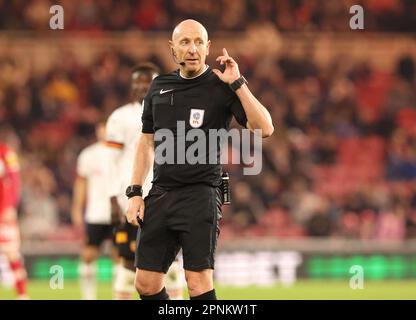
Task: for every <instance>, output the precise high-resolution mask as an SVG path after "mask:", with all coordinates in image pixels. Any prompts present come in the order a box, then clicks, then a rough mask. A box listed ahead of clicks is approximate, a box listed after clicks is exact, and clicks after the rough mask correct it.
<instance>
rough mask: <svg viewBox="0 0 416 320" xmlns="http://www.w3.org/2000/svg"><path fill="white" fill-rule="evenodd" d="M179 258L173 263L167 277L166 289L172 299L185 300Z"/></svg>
mask: <svg viewBox="0 0 416 320" xmlns="http://www.w3.org/2000/svg"><path fill="white" fill-rule="evenodd" d="M181 269H182V268H181V267H180V265H179V261H178V259H175V261H174V262H173V263H172V264H171V266H170V268H169V270H168V272H167V273H166V277H165V286H166V291H167V293H168V295H169V297H170V299H171V300H183V289H184V282H183V281H182V272H183V270H181Z"/></svg>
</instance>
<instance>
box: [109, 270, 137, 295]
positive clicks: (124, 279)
mask: <svg viewBox="0 0 416 320" xmlns="http://www.w3.org/2000/svg"><path fill="white" fill-rule="evenodd" d="M135 277H136V274H135V273H134V271H131V270H129V269H127V268H125V267H124V266H123V265H122V264H118V265H117V267H116V274H115V277H114V279H115V280H114V286H113V297H114V299H115V300H131V299H132V298H133V294H134V292H136V288H135V286H134V279H135Z"/></svg>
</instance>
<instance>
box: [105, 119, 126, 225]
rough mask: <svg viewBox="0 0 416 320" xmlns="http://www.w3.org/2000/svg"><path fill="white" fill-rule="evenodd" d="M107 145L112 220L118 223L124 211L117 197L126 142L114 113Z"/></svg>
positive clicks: (108, 128) (110, 121)
mask: <svg viewBox="0 0 416 320" xmlns="http://www.w3.org/2000/svg"><path fill="white" fill-rule="evenodd" d="M106 132H107V136H106V146H107V188H108V195H109V197H110V203H111V222H112V223H113V224H118V223H120V222H121V218H122V217H123V212H122V210H121V208H120V206H119V204H118V201H117V197H118V196H119V195H121V194H122V192H123V190H122V183H121V176H122V175H121V174H120V173H121V172H122V170H123V168H121V159H122V155H123V149H124V147H125V146H124V143H123V142H122V141H123V140H124V139H123V135H122V130H121V128H120V125H119V119H117V117H116V116H115V114H114V113H113V114H112V115H111V116H110V118H109V119H108V121H107V125H106Z"/></svg>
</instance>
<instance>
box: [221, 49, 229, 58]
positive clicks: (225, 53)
mask: <svg viewBox="0 0 416 320" xmlns="http://www.w3.org/2000/svg"><path fill="white" fill-rule="evenodd" d="M222 53H223V54H224V56H226V57H227V58H228V57H229V55H228V52H227V49H225V48H222Z"/></svg>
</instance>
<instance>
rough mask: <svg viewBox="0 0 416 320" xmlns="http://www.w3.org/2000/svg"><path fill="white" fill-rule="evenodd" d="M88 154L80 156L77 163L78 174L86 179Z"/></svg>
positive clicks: (82, 153) (84, 153)
mask: <svg viewBox="0 0 416 320" xmlns="http://www.w3.org/2000/svg"><path fill="white" fill-rule="evenodd" d="M88 171H89V168H88V154H87V153H86V152H85V150H84V151H82V152H81V154H80V155H79V156H78V161H77V174H78V175H79V176H80V177H84V178H86V177H87V176H88Z"/></svg>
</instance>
